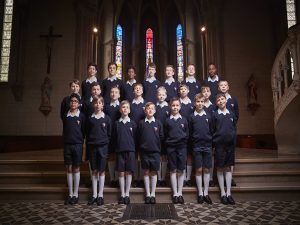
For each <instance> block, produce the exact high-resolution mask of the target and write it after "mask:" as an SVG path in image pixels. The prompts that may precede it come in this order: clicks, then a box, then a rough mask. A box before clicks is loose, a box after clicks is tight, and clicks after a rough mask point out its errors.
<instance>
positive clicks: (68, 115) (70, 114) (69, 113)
mask: <svg viewBox="0 0 300 225" xmlns="http://www.w3.org/2000/svg"><path fill="white" fill-rule="evenodd" d="M79 115H80V110H79V109H77V112H76V113H75V115H72V113H71V111H70V110H69V111H68V114H67V117H75V116H76V117H79Z"/></svg>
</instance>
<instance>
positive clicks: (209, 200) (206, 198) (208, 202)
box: [203, 195, 212, 204]
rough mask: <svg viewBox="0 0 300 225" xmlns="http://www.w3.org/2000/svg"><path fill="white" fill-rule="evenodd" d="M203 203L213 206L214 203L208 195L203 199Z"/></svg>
mask: <svg viewBox="0 0 300 225" xmlns="http://www.w3.org/2000/svg"><path fill="white" fill-rule="evenodd" d="M203 201H204V202H206V203H207V204H212V201H211V199H210V197H209V196H208V195H206V196H204V197H203Z"/></svg>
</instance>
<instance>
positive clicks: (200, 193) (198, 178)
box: [196, 175, 203, 196]
mask: <svg viewBox="0 0 300 225" xmlns="http://www.w3.org/2000/svg"><path fill="white" fill-rule="evenodd" d="M196 183H197V188H198V196H200V195H203V190H202V175H196Z"/></svg>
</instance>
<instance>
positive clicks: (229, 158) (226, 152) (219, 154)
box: [215, 144, 235, 168]
mask: <svg viewBox="0 0 300 225" xmlns="http://www.w3.org/2000/svg"><path fill="white" fill-rule="evenodd" d="M215 158H216V167H217V168H224V167H228V166H233V165H234V161H235V147H234V144H233V145H216V147H215Z"/></svg>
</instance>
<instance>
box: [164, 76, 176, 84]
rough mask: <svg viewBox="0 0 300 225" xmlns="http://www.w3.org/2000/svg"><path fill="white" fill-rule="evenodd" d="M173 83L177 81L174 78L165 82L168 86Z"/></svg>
mask: <svg viewBox="0 0 300 225" xmlns="http://www.w3.org/2000/svg"><path fill="white" fill-rule="evenodd" d="M173 82H175V79H174V78H173V77H170V78H168V79H166V80H165V83H167V84H168V85H171V84H172V83H173Z"/></svg>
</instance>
